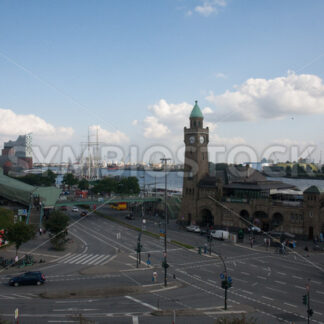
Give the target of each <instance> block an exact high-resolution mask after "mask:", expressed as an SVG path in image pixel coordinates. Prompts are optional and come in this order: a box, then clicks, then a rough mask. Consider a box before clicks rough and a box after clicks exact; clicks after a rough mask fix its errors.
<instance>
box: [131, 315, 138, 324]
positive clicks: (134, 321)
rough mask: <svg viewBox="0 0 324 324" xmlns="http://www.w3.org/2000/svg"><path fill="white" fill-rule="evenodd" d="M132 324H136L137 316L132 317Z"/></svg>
mask: <svg viewBox="0 0 324 324" xmlns="http://www.w3.org/2000/svg"><path fill="white" fill-rule="evenodd" d="M132 319H133V324H138V316H133V317H132Z"/></svg>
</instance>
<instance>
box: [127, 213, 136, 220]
mask: <svg viewBox="0 0 324 324" xmlns="http://www.w3.org/2000/svg"><path fill="white" fill-rule="evenodd" d="M125 218H126V219H129V220H134V219H135V217H134V216H133V215H132V214H127V215H126V217H125Z"/></svg>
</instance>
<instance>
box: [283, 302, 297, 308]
mask: <svg viewBox="0 0 324 324" xmlns="http://www.w3.org/2000/svg"><path fill="white" fill-rule="evenodd" d="M284 304H285V305H287V306H290V307H295V308H297V306H296V305H293V304H289V303H284Z"/></svg>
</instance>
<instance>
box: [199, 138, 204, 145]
mask: <svg viewBox="0 0 324 324" xmlns="http://www.w3.org/2000/svg"><path fill="white" fill-rule="evenodd" d="M199 141H200V144H203V143H204V142H205V137H204V136H200V137H199Z"/></svg>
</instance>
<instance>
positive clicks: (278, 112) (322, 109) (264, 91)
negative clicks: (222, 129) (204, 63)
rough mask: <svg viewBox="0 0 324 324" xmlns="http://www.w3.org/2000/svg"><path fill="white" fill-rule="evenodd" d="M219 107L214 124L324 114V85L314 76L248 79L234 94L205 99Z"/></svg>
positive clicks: (212, 96)
mask: <svg viewBox="0 0 324 324" xmlns="http://www.w3.org/2000/svg"><path fill="white" fill-rule="evenodd" d="M206 99H207V100H208V101H209V102H211V103H213V104H214V105H215V106H216V107H217V111H215V112H214V113H213V114H212V115H210V117H209V118H212V120H214V121H238V120H257V119H279V118H284V117H287V116H290V117H291V116H293V115H311V114H323V113H324V85H323V83H322V80H321V78H319V77H318V76H316V75H311V74H300V75H297V74H295V73H294V72H288V74H287V76H283V77H278V78H274V79H269V80H267V79H253V78H251V79H248V80H246V81H245V82H244V83H243V84H242V85H240V86H236V87H235V91H228V90H227V91H226V92H225V93H224V94H222V95H214V94H213V93H212V92H211V93H210V95H209V96H207V98H206Z"/></svg>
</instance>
